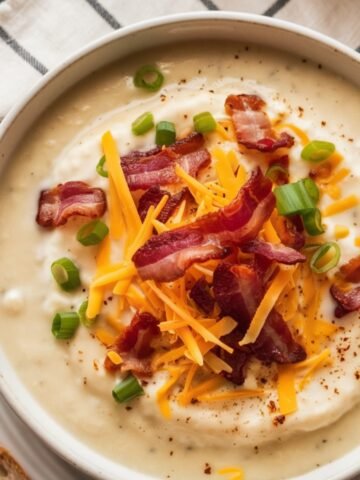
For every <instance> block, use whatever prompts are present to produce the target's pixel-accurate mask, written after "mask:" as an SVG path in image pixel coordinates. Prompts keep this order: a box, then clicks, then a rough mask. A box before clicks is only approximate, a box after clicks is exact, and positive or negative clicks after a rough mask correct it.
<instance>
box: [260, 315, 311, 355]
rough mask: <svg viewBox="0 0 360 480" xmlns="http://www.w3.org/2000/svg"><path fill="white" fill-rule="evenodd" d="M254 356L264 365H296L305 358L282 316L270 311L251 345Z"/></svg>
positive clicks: (301, 348) (303, 351) (304, 353)
mask: <svg viewBox="0 0 360 480" xmlns="http://www.w3.org/2000/svg"><path fill="white" fill-rule="evenodd" d="M251 348H252V352H253V353H254V355H255V356H256V357H257V358H258V359H259V360H261V361H263V362H264V363H271V362H276V363H280V364H284V363H297V362H302V361H303V360H305V358H306V352H305V350H304V349H303V347H302V346H301V345H300V344H299V343H297V342H296V341H295V340H294V338H293V336H292V333H291V332H290V330H289V327H288V326H287V323H286V322H285V321H284V320H283V318H282V316H281V315H280V314H279V313H278V312H277V311H276V310H272V311H271V312H270V314H269V316H268V318H267V320H266V323H265V325H264V327H263V329H262V330H261V332H260V335H259V336H258V338H257V340H256V342H255V343H254V344H253V345H252V347H251Z"/></svg>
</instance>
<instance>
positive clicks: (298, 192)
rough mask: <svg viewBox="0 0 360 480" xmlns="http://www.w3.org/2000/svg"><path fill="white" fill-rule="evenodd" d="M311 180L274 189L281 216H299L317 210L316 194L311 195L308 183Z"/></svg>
mask: <svg viewBox="0 0 360 480" xmlns="http://www.w3.org/2000/svg"><path fill="white" fill-rule="evenodd" d="M307 180H310V179H304V180H300V181H298V182H296V183H287V184H286V185H281V186H279V187H276V188H275V189H274V194H275V197H276V208H277V209H278V212H279V214H280V215H285V216H286V215H297V214H299V213H300V214H303V213H306V212H309V211H310V210H313V209H314V208H315V206H316V205H315V201H314V198H313V195H314V193H313V192H312V194H311V195H310V194H309V191H308V188H309V184H308V182H305V181H307Z"/></svg>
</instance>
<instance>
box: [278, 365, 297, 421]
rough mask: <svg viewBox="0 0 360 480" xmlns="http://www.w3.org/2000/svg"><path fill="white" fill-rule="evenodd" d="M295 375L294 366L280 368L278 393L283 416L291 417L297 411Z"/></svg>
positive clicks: (281, 366)
mask: <svg viewBox="0 0 360 480" xmlns="http://www.w3.org/2000/svg"><path fill="white" fill-rule="evenodd" d="M295 374H296V372H295V370H294V368H293V367H292V366H288V365H280V366H279V368H278V382H277V391H278V396H279V409H280V413H281V414H282V415H289V414H290V413H293V412H296V410H297V400H296V390H295Z"/></svg>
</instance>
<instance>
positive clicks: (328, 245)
mask: <svg viewBox="0 0 360 480" xmlns="http://www.w3.org/2000/svg"><path fill="white" fill-rule="evenodd" d="M331 248H333V249H334V255H333V256H332V258H331V259H330V260H329V261H328V262H327V263H326V264H325V265H323V266H322V267H317V262H318V261H319V260H320V259H321V258H322V257H323V256H324V255H326V254H327V252H328V251H329V250H330V249H331ZM340 256H341V251H340V247H339V245H338V244H337V243H336V242H328V243H324V244H323V245H321V247H320V248H318V249H317V250H316V252H315V253H314V254H313V256H312V257H311V259H310V268H311V270H312V271H313V272H315V273H319V274H321V273H326V272H328V271H329V270H331V269H332V268H334V267H336V265H337V264H338V263H339V260H340Z"/></svg>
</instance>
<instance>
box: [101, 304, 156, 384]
mask: <svg viewBox="0 0 360 480" xmlns="http://www.w3.org/2000/svg"><path fill="white" fill-rule="evenodd" d="M159 334H160V329H159V326H158V321H157V320H156V318H155V317H153V315H151V313H147V312H142V313H136V315H135V316H134V317H133V319H132V320H131V323H130V325H128V326H127V327H126V328H125V330H124V331H123V332H122V333H121V334H120V335H119V337H118V338H117V339H116V342H115V344H114V345H113V346H112V349H113V350H115V351H117V352H118V353H119V355H120V356H121V358H122V360H123V362H122V363H121V364H120V365H119V367H118V368H120V370H121V371H123V372H126V371H129V370H131V371H132V372H133V373H135V374H137V375H139V376H147V375H150V374H151V354H152V353H153V348H152V346H151V342H152V340H153V339H154V338H155V337H156V336H157V335H159ZM105 368H106V369H107V370H109V371H114V370H115V369H116V368H114V366H113V364H112V362H111V361H110V360H109V359H108V357H106V360H105Z"/></svg>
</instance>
